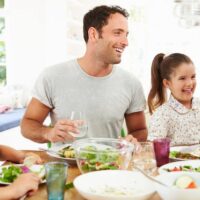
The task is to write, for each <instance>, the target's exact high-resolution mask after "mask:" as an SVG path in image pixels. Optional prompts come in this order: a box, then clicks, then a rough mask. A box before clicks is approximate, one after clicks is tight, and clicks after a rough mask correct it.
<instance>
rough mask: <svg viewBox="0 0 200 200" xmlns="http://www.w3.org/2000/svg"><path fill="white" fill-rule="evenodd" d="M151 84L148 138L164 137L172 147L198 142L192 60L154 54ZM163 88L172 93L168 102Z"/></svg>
mask: <svg viewBox="0 0 200 200" xmlns="http://www.w3.org/2000/svg"><path fill="white" fill-rule="evenodd" d="M151 84H152V86H151V90H150V92H149V95H148V106H149V112H150V114H153V115H152V116H151V119H150V125H149V136H148V139H149V140H153V139H156V138H164V137H167V138H170V139H171V146H175V145H191V144H197V143H199V142H200V100H199V99H197V98H194V97H193V93H194V91H195V88H196V73H195V67H194V64H193V62H192V61H191V59H190V58H189V57H188V56H186V55H184V54H181V53H173V54H171V55H168V56H165V55H164V54H163V53H160V54H158V55H156V56H155V58H154V60H153V63H152V68H151ZM166 89H169V90H170V92H171V95H170V97H169V99H168V101H167V91H166ZM154 111H155V112H154Z"/></svg>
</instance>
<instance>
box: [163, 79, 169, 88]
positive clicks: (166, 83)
mask: <svg viewBox="0 0 200 200" xmlns="http://www.w3.org/2000/svg"><path fill="white" fill-rule="evenodd" d="M162 82H163V85H164V87H166V88H169V81H168V80H167V79H163V81H162Z"/></svg>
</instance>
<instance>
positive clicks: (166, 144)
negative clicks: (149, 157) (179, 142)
mask: <svg viewBox="0 0 200 200" xmlns="http://www.w3.org/2000/svg"><path fill="white" fill-rule="evenodd" d="M153 146H154V151H155V156H156V162H157V167H160V166H161V165H164V164H167V163H169V149H170V139H169V138H159V139H155V140H153Z"/></svg>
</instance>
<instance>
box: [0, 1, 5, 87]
mask: <svg viewBox="0 0 200 200" xmlns="http://www.w3.org/2000/svg"><path fill="white" fill-rule="evenodd" d="M4 29H5V16H4V0H0V87H1V86H4V85H5V84H6V55H5V37H4Z"/></svg>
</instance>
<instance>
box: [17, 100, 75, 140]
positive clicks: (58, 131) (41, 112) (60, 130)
mask: <svg viewBox="0 0 200 200" xmlns="http://www.w3.org/2000/svg"><path fill="white" fill-rule="evenodd" d="M50 110H51V109H50V108H49V107H47V106H46V105H44V104H43V103H41V102H40V101H39V100H37V99H35V98H32V100H31V102H30V103H29V105H28V107H27V110H26V112H25V115H24V117H23V119H22V121H21V124H20V126H21V133H22V135H23V136H24V137H26V138H28V139H31V140H33V141H35V142H39V143H45V142H49V141H50V142H65V141H72V140H73V139H74V138H73V137H72V136H71V135H70V134H69V133H68V132H74V133H78V130H77V126H76V123H75V122H73V121H72V120H68V119H60V120H58V121H57V122H56V124H55V125H54V127H47V126H44V125H43V122H44V120H45V119H46V117H47V115H48V114H49V112H50Z"/></svg>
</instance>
